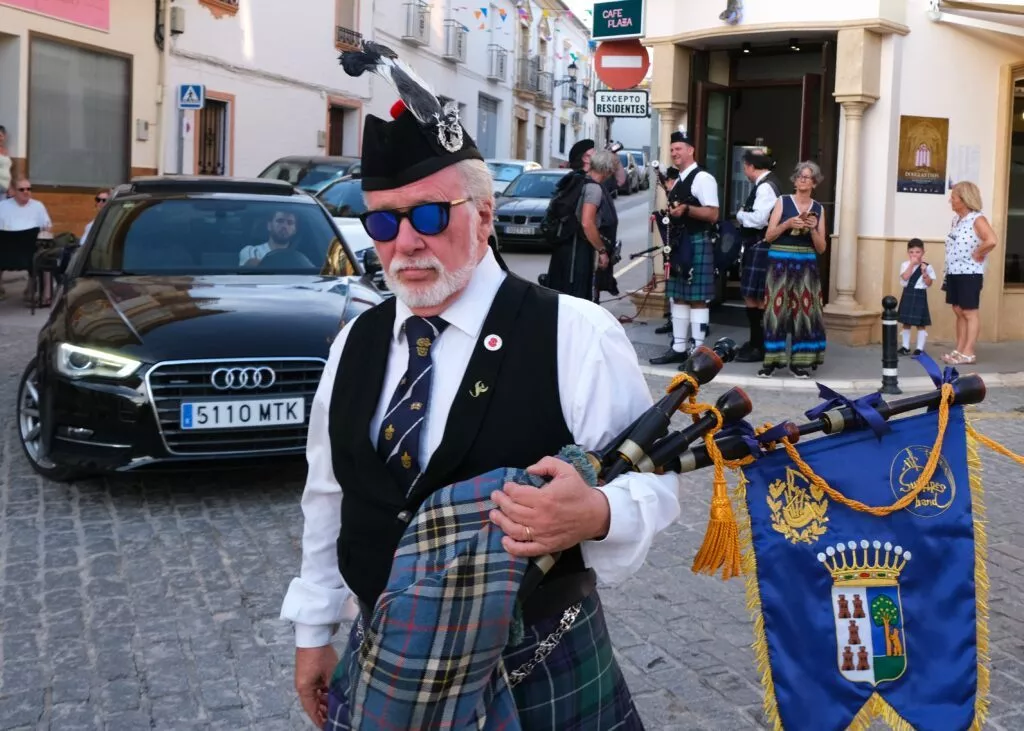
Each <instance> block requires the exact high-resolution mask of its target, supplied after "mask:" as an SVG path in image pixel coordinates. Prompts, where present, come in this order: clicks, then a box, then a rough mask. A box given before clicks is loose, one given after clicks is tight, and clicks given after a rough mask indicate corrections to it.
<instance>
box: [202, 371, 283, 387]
mask: <svg viewBox="0 0 1024 731" xmlns="http://www.w3.org/2000/svg"><path fill="white" fill-rule="evenodd" d="M276 380H277V374H276V373H274V369H273V368H269V367H267V366H248V367H245V368H218V369H217V370H215V371H214V372H213V373H211V374H210V383H212V384H213V387H214V388H216V389H217V390H218V391H229V390H231V389H234V388H239V389H241V388H244V389H248V390H250V391H251V390H253V389H257V388H270V387H271V386H273V385H274V381H276Z"/></svg>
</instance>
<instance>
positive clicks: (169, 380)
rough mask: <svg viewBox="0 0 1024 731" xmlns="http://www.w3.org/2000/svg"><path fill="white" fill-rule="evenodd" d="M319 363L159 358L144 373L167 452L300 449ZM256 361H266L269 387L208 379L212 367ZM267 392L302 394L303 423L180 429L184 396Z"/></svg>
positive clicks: (245, 395)
mask: <svg viewBox="0 0 1024 731" xmlns="http://www.w3.org/2000/svg"><path fill="white" fill-rule="evenodd" d="M324 363H325V361H323V360H320V359H316V358H302V359H298V358H296V359H282V358H278V359H265V360H244V361H239V360H231V361H224V360H204V361H187V362H183V361H175V362H173V363H158V364H157V365H156V366H154V367H153V368H152V369H151V370H150V371H149V373H148V374H147V376H146V383H147V385H148V388H149V394H150V399H151V401H152V404H153V410H154V412H155V414H156V416H157V421H158V424H159V428H160V436H161V437H162V438H163V440H164V445H165V446H166V447H167V451H168V452H170V453H172V454H176V455H217V454H225V455H253V454H262V453H267V452H282V451H294V450H296V449H303V448H305V446H306V432H307V429H308V426H309V412H310V408H311V406H312V404H313V396H314V394H315V393H316V389H317V387H318V386H319V385H320V376H321V374H322V373H323V369H324ZM258 366H268V367H270V368H272V369H273V370H274V373H275V374H276V375H277V378H276V380H275V381H274V385H273V386H271V387H270V388H260V389H255V390H244V389H231V390H224V391H221V390H217V389H216V388H214V387H213V385H212V384H211V383H210V377H211V375H212V374H213V372H214V370H216V369H217V368H224V367H228V368H238V367H258ZM269 396H291V397H295V396H302V397H303V398H304V399H305V407H306V415H305V420H304V423H303V424H301V425H296V426H273V427H253V428H246V429H197V430H195V431H192V430H182V429H181V421H180V411H181V403H182V401H183V400H188V399H195V398H202V399H217V398H220V399H224V400H230V399H232V398H253V399H255V398H266V397H269Z"/></svg>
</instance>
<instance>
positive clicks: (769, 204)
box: [736, 184, 779, 228]
mask: <svg viewBox="0 0 1024 731" xmlns="http://www.w3.org/2000/svg"><path fill="white" fill-rule="evenodd" d="M778 199H779V197H778V196H777V195H775V191H774V190H772V187H771V186H770V185H767V184H765V185H762V186H760V187H759V188H758V189H757V194H756V195H755V196H754V210H752V211H737V212H736V220H737V221H739V222H740V225H742V226H745V227H746V228H765V227H766V226H767V225H768V220H769V219H770V218H771V217H772V209H773V208H775V201H777V200H778Z"/></svg>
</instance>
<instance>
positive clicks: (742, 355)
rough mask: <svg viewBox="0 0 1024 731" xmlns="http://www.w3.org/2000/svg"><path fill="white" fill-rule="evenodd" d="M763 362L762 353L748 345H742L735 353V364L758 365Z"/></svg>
mask: <svg viewBox="0 0 1024 731" xmlns="http://www.w3.org/2000/svg"><path fill="white" fill-rule="evenodd" d="M762 360H764V351H763V350H761V349H760V348H758V347H757V346H755V345H751V344H750V343H743V345H741V346H740V349H739V350H738V351H736V362H737V363H759V362H760V361H762Z"/></svg>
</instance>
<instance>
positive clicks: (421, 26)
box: [402, 2, 430, 46]
mask: <svg viewBox="0 0 1024 731" xmlns="http://www.w3.org/2000/svg"><path fill="white" fill-rule="evenodd" d="M402 40H403V41H406V42H407V43H411V44H413V45H416V46H426V45H428V44H429V43H430V6H429V5H427V4H426V3H422V2H411V3H406V5H405V33H404V34H403V35H402Z"/></svg>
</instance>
